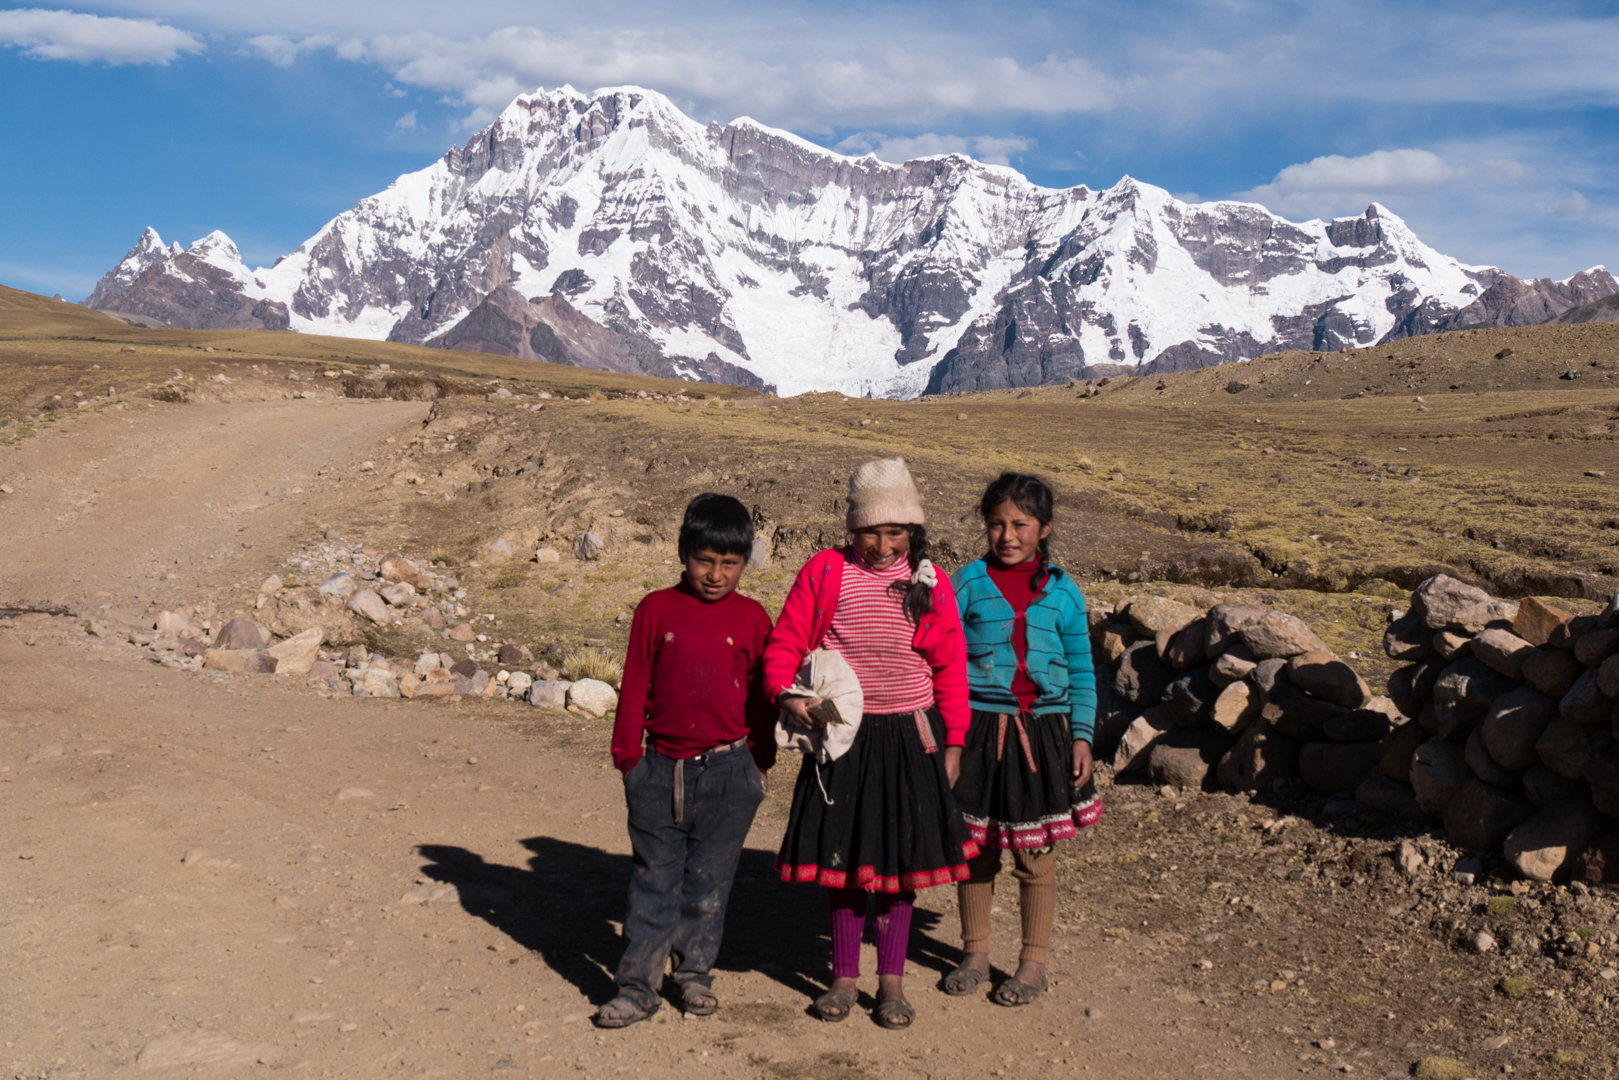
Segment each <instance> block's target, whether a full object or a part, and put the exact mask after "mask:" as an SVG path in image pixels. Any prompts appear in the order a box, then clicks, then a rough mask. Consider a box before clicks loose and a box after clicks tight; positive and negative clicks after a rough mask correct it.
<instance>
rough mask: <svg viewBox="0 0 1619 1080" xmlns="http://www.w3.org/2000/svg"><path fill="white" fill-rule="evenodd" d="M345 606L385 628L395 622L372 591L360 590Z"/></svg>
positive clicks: (383, 603)
mask: <svg viewBox="0 0 1619 1080" xmlns="http://www.w3.org/2000/svg"><path fill="white" fill-rule="evenodd" d="M343 606H344V607H346V608H348V609H349V610H350V611H352V612H354V613H355V614H356V615H363V616H364V617H365V618H367V619H370V620H371V621H372V622H374V623H377V624H379V625H384V626H385V625H387V624H388V623H390V622H392V621H393V612H391V611H390V610H388V605H387V603H386V602H385V601H384V600H383V599H382V597H380V596H378V595H377V594H376V593H374V592H372V591H371V590H370V589H360V590H359V591H358V592H356V593H355V594H354V595H353V596H351V597H349V598H348V603H346V604H344V605H343ZM372 696H376V695H372Z"/></svg>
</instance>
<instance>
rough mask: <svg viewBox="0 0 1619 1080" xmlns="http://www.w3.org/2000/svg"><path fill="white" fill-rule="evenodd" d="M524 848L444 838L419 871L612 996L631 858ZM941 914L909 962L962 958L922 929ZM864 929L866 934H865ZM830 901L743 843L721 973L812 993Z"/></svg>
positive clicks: (558, 843)
mask: <svg viewBox="0 0 1619 1080" xmlns="http://www.w3.org/2000/svg"><path fill="white" fill-rule="evenodd" d="M522 843H523V846H524V847H526V848H528V850H529V851H531V852H533V855H532V857H530V859H529V860H528V867H527V868H523V867H517V866H502V865H500V864H499V863H489V862H485V861H484V860H483V857H482V856H480V855H478V854H476V853H475V852H471V851H468V850H466V849H465V848H460V847H452V846H449V845H443V844H424V845H422V846H421V847H419V848H418V849H417V850H418V851H419V852H420V853H421V854H422V855H423V857H425V858H427V859H428V860H429V862H428V864H427V865H426V866H424V867H423V868H422V872H423V873H424V874H425V875H426V876H428V877H430V878H432V879H433V880H435V881H442V882H445V883H447V884H450V885H453V886H455V888H456V891H457V892H458V893H459V895H460V900H461V906H462V908H463V909H464V910H466V911H467V912H468V913H469V914H471V915H476V916H477V917H478V918H480V919H483V920H484V921H485V922H488V923H489V924H490V925H491V926H494V927H495V928H497V929H499V930H500V931H501V932H502V933H504V934H506V935H507V936H508V937H510V938H511V939H512V940H513V941H515V942H516V943H517V944H519V945H521V946H523V947H524V948H526V949H529V950H531V951H533V952H535V953H537V954H539V956H540V957H541V958H542V959H543V960H544V961H545V963H546V964H547V965H548V966H549V967H550V968H551V969H552V970H553V971H555V972H556V973H557V974H558V975H561V976H562V977H563V978H564V979H566V980H568V982H570V983H572V984H573V985H574V986H576V987H578V988H579V991H580V992H581V993H583V994H584V995H585V996H586V997H587V998H589V999H590V1000H591V1001H592V1002H593V1003H595V1004H598V1005H599V1004H601V1003H603V1002H605V1001H607V1000H609V999H610V998H612V997H613V995H614V993H615V992H616V991H615V988H614V985H613V969H614V968H615V967H617V966H618V958H619V954H620V953H621V952H622V951H623V943H622V941H621V940H620V938H619V931H618V926H619V925H620V924H621V923H622V920H623V918H624V904H625V893H626V890H627V889H628V887H629V880H630V857H629V856H628V855H612V854H609V853H607V852H605V851H602V850H600V849H599V848H594V847H589V846H587V845H584V844H575V843H571V842H569V841H566V840H558V839H555V838H553V837H549V836H534V837H530V838H529V839H527V840H524V841H523V842H522ZM940 921H941V920H940V918H939V916H938V915H936V914H933V913H932V912H927V911H922V910H920V909H918V910H917V912H916V914H915V917H914V918H913V920H912V938H911V959H912V961H913V962H919V963H921V964H924V965H925V966H928V967H932V968H935V969H937V970H938V971H940V972H945V971H949V970H950V969H951V968H953V967H954V966H955V965H956V964H957V963H958V962H959V961H960V958H961V953H960V952H959V950H956V949H953V948H950V947H948V946H945V945H943V944H942V943H941V942H939V941H937V940H935V939H933V938H932V937H929V936H927V935H926V933H925V931H928V930H932V929H934V928H935V927H937V926H938V924H939V922H940ZM869 932H870V931H869V928H868V934H869ZM830 960H831V946H830V944H829V942H828V938H827V913H826V900H825V897H824V894H823V891H822V890H821V889H819V888H816V887H814V886H808V885H789V884H784V883H783V882H782V881H781V880H780V878H779V877H778V876H777V873H776V869H775V855H774V854H773V853H771V852H768V851H760V850H757V849H754V848H745V849H744V850H743V852H742V862H741V865H740V866H739V867H738V868H737V873H736V884H735V886H734V888H733V889H732V891H731V902H730V907H729V910H728V912H727V915H726V919H725V941H724V944H723V945H722V947H721V949H720V956H719V960H718V962H717V963H716V964H715V965H714V966H715V969H716V970H718V971H758V972H760V973H761V974H763V975H766V976H768V977H769V978H771V979H774V980H775V981H776V982H778V983H780V984H782V985H783V986H785V987H787V988H788V989H791V990H793V991H796V992H797V993H801V994H804V995H805V996H807V997H814V996H816V995H818V994H820V993H821V992H822V991H823V990H824V989H825V987H826V980H827V978H828V977H829V975H830V971H829V965H830Z"/></svg>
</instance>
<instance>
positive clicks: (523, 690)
mask: <svg viewBox="0 0 1619 1080" xmlns="http://www.w3.org/2000/svg"><path fill="white" fill-rule="evenodd" d="M533 685H534V676H532V675H530V674H529V673H528V672H526V671H514V672H512V673H511V674H510V675H508V676H507V677H506V692H507V693H509V694H510V695H511V696H512V697H514V698H520V699H524V700H527V698H528V692H529V688H530V687H532V686H533Z"/></svg>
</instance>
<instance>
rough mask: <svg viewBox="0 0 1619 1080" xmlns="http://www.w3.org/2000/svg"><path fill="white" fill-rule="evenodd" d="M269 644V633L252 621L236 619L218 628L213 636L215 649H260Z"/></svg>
mask: <svg viewBox="0 0 1619 1080" xmlns="http://www.w3.org/2000/svg"><path fill="white" fill-rule="evenodd" d="M269 644H270V631H268V630H266V629H265V628H264V627H262V626H260V625H259V624H258V623H256V622H254V621H253V620H252V619H244V618H241V617H237V618H234V619H231V620H230V621H229V622H227V623H226V624H225V625H224V626H221V627H220V628H219V633H217V634H215V635H214V645H213V647H214V648H216V649H262V648H264V647H265V646H267V645H269Z"/></svg>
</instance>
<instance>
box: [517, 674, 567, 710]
mask: <svg viewBox="0 0 1619 1080" xmlns="http://www.w3.org/2000/svg"><path fill="white" fill-rule="evenodd" d="M572 685H573V684H572V683H568V682H564V681H562V680H561V679H535V680H534V684H533V685H532V686H530V687H529V688H528V703H529V704H530V705H534V706H536V707H538V708H541V709H562V708H566V707H567V704H568V687H569V686H572Z"/></svg>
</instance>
